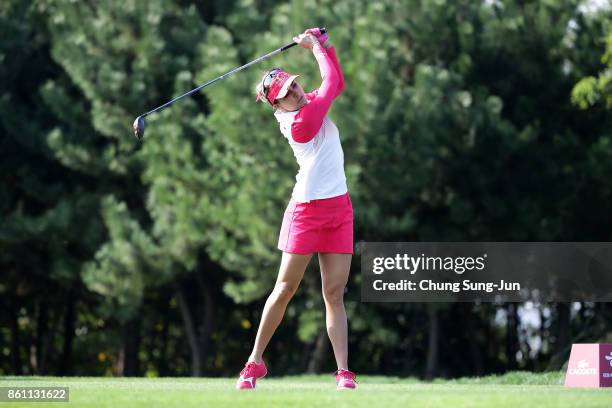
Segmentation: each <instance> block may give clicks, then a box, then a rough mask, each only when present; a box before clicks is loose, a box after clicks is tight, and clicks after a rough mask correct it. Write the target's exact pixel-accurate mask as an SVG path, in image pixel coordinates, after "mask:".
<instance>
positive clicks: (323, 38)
mask: <svg viewBox="0 0 612 408" xmlns="http://www.w3.org/2000/svg"><path fill="white" fill-rule="evenodd" d="M304 34H312V35H314V36H315V37H317V40H319V43H320V44H321V45H322V46H323V47H325V48H327V44H328V43H327V41H328V40H329V36H328V35H327V33H325V34H322V33H321V29H319V27H313V28H309V29H307V30H306V31H304Z"/></svg>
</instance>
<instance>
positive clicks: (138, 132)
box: [132, 116, 145, 140]
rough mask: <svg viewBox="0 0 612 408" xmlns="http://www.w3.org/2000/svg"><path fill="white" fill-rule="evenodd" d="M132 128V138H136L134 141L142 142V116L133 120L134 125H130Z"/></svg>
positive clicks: (143, 129) (143, 125)
mask: <svg viewBox="0 0 612 408" xmlns="http://www.w3.org/2000/svg"><path fill="white" fill-rule="evenodd" d="M132 127H133V128H134V136H136V139H138V140H142V138H143V137H144V131H145V122H144V118H143V117H142V116H139V117H137V118H136V119H135V120H134V124H132Z"/></svg>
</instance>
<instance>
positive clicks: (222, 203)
mask: <svg viewBox="0 0 612 408" xmlns="http://www.w3.org/2000/svg"><path fill="white" fill-rule="evenodd" d="M581 4H582V3H581V2H578V1H559V2H551V1H548V2H537V1H527V2H524V1H504V2H498V1H482V2H479V1H467V0H465V1H444V0H439V1H418V0H404V1H379V2H369V1H353V0H350V1H349V0H334V1H332V0H324V1H319V2H314V1H305V2H304V1H299V2H298V1H289V2H271V1H257V0H239V1H229V2H228V1H223V2H221V1H211V2H193V1H186V0H180V1H178V0H175V1H173V0H154V1H147V2H143V1H138V0H121V1H116V0H113V1H107V2H99V3H92V2H69V1H64V0H32V1H19V0H5V1H3V2H2V4H1V5H0V148H1V149H0V156H1V160H0V166H1V167H0V168H1V170H2V172H1V174H0V179H1V180H2V182H1V183H0V210H1V211H2V221H1V223H0V307H1V314H0V355H2V356H3V357H7V358H6V359H4V358H3V359H2V360H0V373H4V374H7V373H39V374H58V375H67V374H81V375H107V374H120V375H162V376H165V375H189V374H192V375H204V374H206V375H234V374H235V373H237V370H238V369H239V368H240V366H241V365H242V363H243V362H244V359H245V358H246V357H247V356H248V354H249V352H250V347H251V345H252V341H253V339H254V335H255V332H256V329H257V324H258V322H259V318H260V313H261V309H262V307H263V303H264V301H265V297H266V295H267V293H268V292H269V291H270V290H271V288H272V286H273V284H274V280H275V277H276V273H277V268H278V264H279V259H280V253H279V252H278V250H277V249H276V245H275V244H276V239H277V234H278V230H279V228H280V222H281V216H282V211H283V209H284V207H285V205H286V204H287V201H288V200H289V196H290V192H291V186H292V184H293V182H294V174H295V172H296V165H295V163H294V158H293V157H292V154H291V150H290V148H289V147H288V146H287V143H286V141H285V140H284V138H283V137H282V136H281V134H280V132H279V131H278V128H277V123H276V120H275V119H274V118H273V117H272V114H271V111H270V110H269V107H267V106H265V105H262V104H259V105H258V104H255V103H254V87H255V84H256V83H257V81H258V80H259V79H260V77H261V73H262V72H263V71H265V70H267V69H268V68H269V67H271V66H282V67H284V68H285V69H286V70H288V71H291V72H296V73H299V74H301V75H302V76H301V78H300V80H301V83H302V84H303V85H304V88H305V89H307V90H310V89H313V88H315V87H316V86H318V84H319V73H318V69H317V67H316V63H315V61H314V58H313V57H312V56H311V55H310V54H309V52H307V51H305V50H303V49H299V48H297V47H296V48H294V49H292V50H290V51H289V52H287V53H284V54H282V55H279V56H277V57H275V58H274V59H273V60H269V61H266V62H265V63H263V64H260V65H258V66H256V67H252V68H250V69H248V70H246V71H244V72H241V73H239V74H237V75H235V76H232V77H230V78H228V79H226V80H224V81H221V82H219V83H216V84H214V85H213V86H211V87H209V88H207V89H206V90H205V91H204V92H202V93H199V94H197V95H195V96H193V97H191V98H188V99H185V100H182V101H180V102H179V103H177V104H175V105H173V106H172V107H171V108H169V109H167V110H164V111H163V112H160V113H156V114H154V115H152V116H150V117H148V118H147V132H146V136H145V138H144V140H143V141H142V142H139V141H137V140H136V139H135V138H134V137H133V136H132V134H131V124H132V121H133V120H134V118H135V117H136V116H137V115H139V114H141V113H143V112H145V111H147V110H149V109H151V108H153V107H155V106H158V105H160V104H161V103H163V102H165V101H167V100H169V99H170V98H172V97H174V96H177V95H179V94H182V93H184V92H185V91H187V90H189V89H192V88H193V87H195V86H197V85H199V84H202V83H204V82H205V81H207V80H209V79H212V78H215V77H217V76H219V75H221V74H222V73H224V72H227V71H229V70H230V69H232V68H234V67H236V66H239V65H242V64H244V63H245V62H247V61H250V60H252V59H254V58H256V57H258V56H260V55H263V54H265V53H267V52H269V51H271V50H274V49H276V48H278V47H279V46H280V45H284V44H286V43H287V42H289V41H290V38H291V36H292V35H293V34H296V33H298V32H300V31H302V30H303V29H304V28H307V27H313V26H318V25H320V26H326V27H328V29H329V31H330V36H331V40H332V42H333V43H334V44H335V45H336V48H337V50H338V55H339V58H340V61H341V63H342V65H343V67H344V71H345V76H346V90H345V92H344V94H343V95H342V96H341V97H340V98H339V99H338V100H337V101H336V102H335V104H334V108H333V109H332V111H331V114H330V115H331V117H332V119H333V120H334V121H335V122H336V123H337V124H338V127H339V129H340V133H341V138H342V141H343V148H344V152H345V163H346V173H347V177H348V179H349V189H350V191H351V195H352V197H353V202H354V205H355V214H356V239H357V240H358V241H360V240H361V241H402V240H405V241H409V240H420V241H470V240H473V241H476V240H481V241H503V240H512V241H513V240H550V241H558V240H565V241H572V240H592V241H597V240H601V241H608V240H610V238H611V237H610V231H611V230H612V219H611V218H610V215H609V214H610V213H612V207H611V204H610V203H612V189H611V188H610V183H609V179H610V174H612V168H611V165H610V163H612V160H611V159H612V150H611V146H612V143H611V141H610V137H611V134H610V130H609V129H611V128H612V126H611V125H612V123H611V122H612V117H611V116H610V114H609V111H606V110H605V109H603V107H602V106H600V105H599V106H595V107H593V108H591V109H587V110H581V109H580V108H579V107H576V106H574V105H573V104H572V95H573V99H574V101H577V103H579V104H580V107H586V106H587V105H590V104H592V103H594V102H595V101H598V100H602V101H604V102H605V101H606V100H607V99H606V98H608V99H609V97H608V96H607V94H609V92H607V91H608V89H607V87H608V85H609V84H607V82H606V81H607V79H606V78H607V77H606V75H608V74H609V73H608V72H607V71H605V70H602V68H601V62H600V59H601V55H602V54H603V53H604V52H605V54H604V60H603V62H604V63H605V64H607V65H608V66H609V65H610V64H609V63H610V58H609V54H610V50H609V44H608V49H606V50H604V45H603V40H602V39H603V38H604V36H605V35H606V33H607V32H609V24H610V23H609V21H610V10H609V9H601V10H598V11H595V12H591V11H589V12H586V11H584V9H583V8H582V5H581ZM608 36H609V34H608ZM608 43H609V40H608ZM589 76H590V77H589ZM595 76H597V77H595ZM608 76H609V75H608ZM585 77H587V78H586V79H584V80H583V81H582V82H579V81H580V80H581V79H582V78H585ZM576 83H579V85H577V86H576V87H575V88H574V86H575V84H576ZM572 89H573V94H572ZM352 272H353V274H352V277H351V281H350V282H349V291H348V293H347V295H346V307H347V311H348V314H349V318H350V320H349V322H350V336H351V337H350V348H351V365H352V367H353V368H355V370H357V371H360V370H363V369H364V368H365V367H368V368H370V369H371V370H373V371H374V372H375V373H389V374H391V373H392V374H401V375H417V376H427V377H429V376H447V377H451V376H459V375H472V374H479V375H480V374H486V373H498V372H503V371H505V370H507V369H509V368H513V369H515V368H523V369H528V370H544V369H548V368H554V369H557V368H559V366H560V364H559V362H561V363H562V362H563V361H564V358H565V357H564V356H566V354H567V344H566V341H565V340H563V339H565V338H570V337H571V339H573V340H577V341H578V340H579V341H591V342H593V341H598V340H603V339H605V338H606V336H608V335H609V334H608V333H609V330H608V326H609V324H607V323H608V322H609V319H610V317H611V316H610V310H609V308H608V307H607V306H606V305H605V304H588V303H584V304H581V305H580V304H574V305H571V309H569V308H568V306H567V305H537V306H536V307H535V308H534V310H535V312H532V313H539V314H541V316H542V325H541V326H540V327H537V328H533V327H526V326H524V325H521V324H520V322H518V324H515V323H517V320H513V316H515V314H516V313H518V314H519V316H520V313H523V310H525V308H527V307H528V305H459V306H457V305H446V304H442V305H434V306H432V305H420V304H391V305H389V304H385V305H376V304H363V303H360V302H359V295H358V294H359V284H360V277H359V257H358V256H356V257H355V259H354V261H353V271H352ZM578 306H580V308H579V309H578ZM570 311H571V319H570V316H569V313H570ZM518 320H520V317H519V318H518ZM434 322H435V325H434ZM564 323H567V325H564ZM431 327H438V328H439V333H438V334H432V333H433V331H432V330H430V328H431ZM562 328H564V329H562ZM567 328H569V329H567ZM561 330H570V334H569V336H563V335H562V334H564V333H560V331H561ZM565 334H567V333H565ZM434 335H435V336H440V338H444V343H443V344H442V343H440V346H439V347H438V348H435V347H432V346H431V345H432V343H433V344H436V342H435V341H434V342H431V341H430V339H431V337H432V336H434ZM320 336H325V333H324V309H323V303H322V299H321V294H320V281H319V277H318V268H317V265H316V262H313V264H312V265H311V267H310V268H309V270H308V271H307V273H306V277H305V279H304V282H303V284H302V286H301V289H300V292H299V293H298V295H297V296H296V298H295V299H294V300H293V301H292V303H291V304H290V306H289V307H288V310H287V317H286V319H285V321H284V324H283V325H282V326H281V328H280V329H279V331H278V332H277V333H276V335H275V337H274V339H273V341H272V343H271V345H270V350H269V352H268V354H269V355H270V356H275V357H274V359H273V365H274V372H275V373H276V374H280V373H283V372H286V373H296V372H303V371H304V370H305V369H306V368H307V367H309V360H310V359H311V358H312V356H314V355H315V354H316V353H315V351H316V350H315V349H316V348H317V347H321V345H323V346H322V347H325V345H326V343H325V342H318V341H317V340H318V339H320ZM534 339H537V341H540V343H541V345H540V346H539V347H538V348H537V349H535V350H534V349H532V343H530V341H533V340H534ZM317 344H319V346H317ZM454 350H465V353H459V354H458V353H456V352H454ZM327 354H328V355H329V359H328V360H326V361H320V362H317V364H314V365H310V367H317V369H318V370H329V371H330V372H331V371H332V370H333V369H334V367H333V365H332V358H331V350H330V349H328V350H327ZM428 355H429V357H432V359H428V357H427V356H428ZM433 357H435V358H433ZM426 361H436V362H437V363H436V364H433V365H432V363H430V364H429V365H428V366H427V367H426ZM292 370H293V371H292Z"/></svg>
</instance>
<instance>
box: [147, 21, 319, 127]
mask: <svg viewBox="0 0 612 408" xmlns="http://www.w3.org/2000/svg"><path fill="white" fill-rule="evenodd" d="M321 33H325V28H322V29H321ZM295 45H297V43H295V42H292V43H290V44H287V45H284V46H282V47H280V48H279V49H277V50H274V51H272V52H270V53H268V54H266V55H263V56H261V57H259V58H257V59H255V60H253V61H251V62H249V63H247V64H244V65H243V66H241V67H238V68H234V69H232V70H231V71H229V72H227V73H225V74H223V75H221V76H220V77H217V78H215V79H212V80H210V81H208V82H206V83H205V84H202V85H200V86H198V87H197V88H194V89H192V90H191V91H189V92H186V93H184V94H182V95H180V96H177V97H176V98H174V99H172V100H171V101H168V102H166V103H164V104H163V105H161V106H158V107H157V108H155V109H153V110H150V111H148V112H147V113H143V114H142V115H140V116H141V117H143V118H144V117H145V116H147V115H150V114H151V113H154V112H157V111H160V110H162V109H164V108H165V107H167V106H170V105H172V104H173V103H174V102H176V101H178V100H179V99H181V98H184V97H185V96H189V95H191V94H193V93H195V92H198V91H199V90H200V89H202V88H205V87H207V86H208V85H210V84H212V83H215V82H217V81H219V80H221V79H225V78H227V77H228V76H230V75H232V74H233V73H235V72H238V71H242V70H243V69H245V68H247V67H250V66H251V65H253V64H256V63H258V62H260V61H263V60H265V59H266V58H269V57H271V56H273V55H276V54H278V53H280V52H283V51H285V50H288V49H289V48H291V47H293V46H295Z"/></svg>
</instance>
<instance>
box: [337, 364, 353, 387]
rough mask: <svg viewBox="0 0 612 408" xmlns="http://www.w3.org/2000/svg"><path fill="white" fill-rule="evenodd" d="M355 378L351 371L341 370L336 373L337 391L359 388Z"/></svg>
mask: <svg viewBox="0 0 612 408" xmlns="http://www.w3.org/2000/svg"><path fill="white" fill-rule="evenodd" d="M355 377H356V375H355V373H354V372H352V371H349V370H344V369H340V370H338V371H336V389H337V390H354V389H355V388H357V381H356V380H355Z"/></svg>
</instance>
